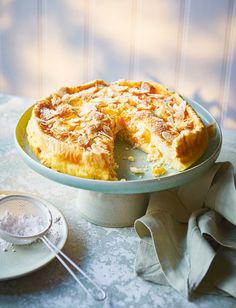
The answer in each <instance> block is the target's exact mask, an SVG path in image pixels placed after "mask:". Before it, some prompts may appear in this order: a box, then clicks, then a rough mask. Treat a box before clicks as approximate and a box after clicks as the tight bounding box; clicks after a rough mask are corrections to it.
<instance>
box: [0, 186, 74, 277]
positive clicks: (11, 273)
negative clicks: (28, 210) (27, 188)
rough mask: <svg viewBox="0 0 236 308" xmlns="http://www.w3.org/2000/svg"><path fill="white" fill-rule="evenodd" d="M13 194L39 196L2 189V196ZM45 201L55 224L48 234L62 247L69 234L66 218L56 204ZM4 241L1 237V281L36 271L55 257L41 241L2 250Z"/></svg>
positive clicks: (0, 192) (0, 193)
mask: <svg viewBox="0 0 236 308" xmlns="http://www.w3.org/2000/svg"><path fill="white" fill-rule="evenodd" d="M13 194H18V195H19V194H23V195H27V196H32V197H36V198H37V196H34V195H30V194H26V193H19V192H15V191H14V192H13V191H11V192H10V191H0V196H1V195H13ZM43 202H44V203H45V204H46V206H47V207H48V208H49V209H50V211H51V213H52V217H53V224H52V227H51V229H50V231H49V234H48V236H49V238H50V239H51V240H52V242H53V243H54V244H55V245H56V246H57V247H58V248H59V249H62V248H63V246H64V244H65V242H66V239H67V236H68V228H67V224H66V221H65V218H64V217H63V215H62V214H61V213H60V211H59V210H58V209H57V208H56V207H55V206H53V205H52V204H50V203H49V202H47V201H45V200H43ZM55 220H57V222H55ZM2 241H3V240H1V239H0V264H1V266H0V281H1V280H7V279H12V278H17V277H20V276H23V275H26V274H29V273H31V272H34V271H36V270H38V269H40V268H41V267H43V266H44V265H46V264H48V263H49V262H50V261H52V260H53V259H54V254H53V253H52V252H51V251H50V250H48V248H47V247H46V246H45V245H44V244H43V243H42V242H41V241H38V242H34V243H32V244H31V245H22V246H18V245H14V249H12V248H8V249H7V251H3V250H2V248H3V243H2Z"/></svg>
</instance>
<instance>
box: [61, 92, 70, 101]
mask: <svg viewBox="0 0 236 308" xmlns="http://www.w3.org/2000/svg"><path fill="white" fill-rule="evenodd" d="M69 99H70V94H68V93H66V94H64V95H63V96H62V100H63V101H66V100H69Z"/></svg>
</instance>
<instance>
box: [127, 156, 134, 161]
mask: <svg viewBox="0 0 236 308" xmlns="http://www.w3.org/2000/svg"><path fill="white" fill-rule="evenodd" d="M127 159H128V160H129V161H135V157H134V156H128V158H127Z"/></svg>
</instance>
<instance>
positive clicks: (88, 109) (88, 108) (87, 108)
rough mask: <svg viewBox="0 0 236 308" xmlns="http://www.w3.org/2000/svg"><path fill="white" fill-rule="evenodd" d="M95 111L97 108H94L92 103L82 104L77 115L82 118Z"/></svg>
mask: <svg viewBox="0 0 236 308" xmlns="http://www.w3.org/2000/svg"><path fill="white" fill-rule="evenodd" d="M96 110H97V108H96V106H95V104H92V103H88V104H84V105H83V106H81V108H80V112H79V115H80V116H83V115H85V114H87V113H89V112H91V111H96Z"/></svg>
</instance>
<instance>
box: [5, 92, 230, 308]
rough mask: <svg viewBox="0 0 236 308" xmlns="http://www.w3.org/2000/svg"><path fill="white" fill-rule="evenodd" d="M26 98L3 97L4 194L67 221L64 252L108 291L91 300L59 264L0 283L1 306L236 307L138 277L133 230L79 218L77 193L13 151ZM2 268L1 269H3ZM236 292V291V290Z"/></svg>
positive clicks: (226, 150)
mask: <svg viewBox="0 0 236 308" xmlns="http://www.w3.org/2000/svg"><path fill="white" fill-rule="evenodd" d="M31 104H32V102H31V101H30V100H28V99H24V98H19V97H14V96H7V95H0V190H14V191H20V192H32V193H36V194H38V195H39V196H41V197H43V198H44V199H46V200H48V201H50V202H51V203H53V204H54V205H55V206H56V207H57V208H58V209H59V210H60V211H61V212H62V213H63V214H64V216H65V218H66V220H67V222H68V227H69V236H68V240H67V242H66V245H65V247H64V249H63V250H64V252H65V253H66V254H68V255H69V256H70V257H71V258H72V259H73V260H75V261H77V262H78V261H79V264H80V266H81V267H82V269H83V270H85V271H86V272H87V273H88V274H89V275H90V276H91V277H92V278H94V279H95V280H96V281H97V282H98V283H99V284H101V285H102V286H103V288H104V289H105V290H106V291H107V294H108V297H107V299H106V300H105V302H103V303H101V302H99V303H98V302H94V301H93V300H91V299H89V298H88V297H87V296H86V295H85V294H84V293H83V291H82V290H81V289H80V288H79V286H78V285H77V284H76V283H75V282H74V280H73V278H72V277H71V276H70V275H69V274H68V273H67V272H66V271H65V270H64V268H63V267H62V266H61V265H60V263H59V262H58V261H57V260H55V259H54V260H53V261H52V262H50V263H49V264H48V265H46V266H45V267H44V268H42V269H40V270H38V271H36V272H34V273H31V274H29V275H27V276H24V277H21V278H18V279H12V280H9V281H1V282H0V307H86V308H87V307H115V308H118V307H169V308H170V307H178V308H179V307H187V308H188V307H207V308H210V307H222V306H223V307H225V308H226V307H236V299H233V298H231V297H223V296H215V295H203V296H200V297H198V298H197V299H195V300H194V302H188V301H187V300H186V299H185V298H183V297H182V296H181V295H180V294H179V293H178V292H176V291H175V290H174V289H172V288H171V287H166V286H160V285H156V284H153V283H150V282H147V281H144V280H142V279H141V278H139V277H137V276H136V274H135V272H134V261H135V254H136V250H137V246H138V241H139V240H138V238H137V236H136V234H135V231H134V229H133V228H120V229H115V228H113V229H109V228H103V227H99V226H95V225H93V224H91V223H89V222H87V221H86V220H84V219H83V218H81V217H80V216H79V215H78V213H77V210H76V201H75V200H76V197H77V194H78V191H77V189H75V188H71V187H67V186H64V185H61V184H58V183H56V182H53V181H51V180H49V179H47V178H44V177H42V176H41V175H39V174H37V173H35V172H34V171H33V170H31V169H30V168H28V167H27V166H26V165H25V164H24V162H23V161H22V160H21V158H20V157H19V155H18V153H17V151H16V148H15V146H14V129H15V126H16V123H17V121H18V119H19V116H20V114H21V113H23V111H24V110H25V109H26V108H27V107H28V106H30V105H31ZM235 145H236V132H235V133H234V132H233V131H225V132H224V142H223V151H222V153H221V156H220V159H221V160H231V161H232V162H233V163H234V166H235V165H236V147H235ZM0 266H1V264H0ZM235 287H236V286H235Z"/></svg>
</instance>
